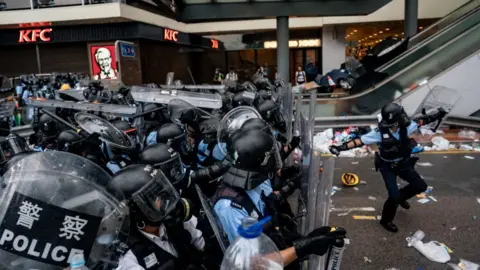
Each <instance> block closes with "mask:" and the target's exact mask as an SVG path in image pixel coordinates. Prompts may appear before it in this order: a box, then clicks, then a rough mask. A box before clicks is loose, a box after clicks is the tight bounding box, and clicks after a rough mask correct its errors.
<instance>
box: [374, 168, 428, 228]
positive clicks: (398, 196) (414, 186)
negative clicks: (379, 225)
mask: <svg viewBox="0 0 480 270" xmlns="http://www.w3.org/2000/svg"><path fill="white" fill-rule="evenodd" d="M414 164H415V162H414V161H413V160H408V161H405V162H402V163H389V162H385V161H379V162H378V170H379V171H380V173H381V174H382V177H383V181H384V182H385V186H386V188H387V191H388V199H387V200H386V201H385V204H384V206H383V211H382V222H392V221H393V219H394V218H395V214H396V213H397V208H398V205H399V203H400V202H403V201H406V200H408V199H410V198H412V197H413V196H415V195H417V194H420V193H422V192H424V191H425V190H426V189H427V187H428V186H427V183H425V181H424V180H423V178H422V177H421V176H420V175H419V174H418V172H417V171H416V170H415V168H414ZM397 176H399V177H400V178H402V179H403V180H405V181H407V182H408V185H407V186H405V187H403V188H401V189H400V190H399V189H398V186H397Z"/></svg>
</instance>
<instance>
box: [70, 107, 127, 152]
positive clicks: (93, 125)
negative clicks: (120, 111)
mask: <svg viewBox="0 0 480 270" xmlns="http://www.w3.org/2000/svg"><path fill="white" fill-rule="evenodd" d="M75 121H76V122H77V124H78V125H79V126H80V127H81V128H82V129H83V130H85V131H86V132H88V133H89V134H93V133H97V134H99V135H100V137H99V139H100V140H102V141H104V142H105V143H107V144H108V145H110V146H112V147H115V148H118V149H124V150H133V149H134V148H135V142H134V141H133V140H132V138H130V136H128V135H127V134H126V133H125V132H122V131H121V130H119V129H118V128H117V127H115V126H114V125H113V124H112V123H110V122H108V121H107V120H105V119H103V118H101V117H98V116H96V115H93V114H89V113H84V112H79V113H76V114H75Z"/></svg>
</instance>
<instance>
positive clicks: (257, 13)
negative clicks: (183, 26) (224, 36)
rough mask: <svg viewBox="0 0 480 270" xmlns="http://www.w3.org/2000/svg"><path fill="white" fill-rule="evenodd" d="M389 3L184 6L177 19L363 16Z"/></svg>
mask: <svg viewBox="0 0 480 270" xmlns="http://www.w3.org/2000/svg"><path fill="white" fill-rule="evenodd" d="M391 1H392V0H331V1H328V0H326V1H313V0H312V1H284V2H241V3H215V4H211V3H207V4H190V5H188V4H187V5H185V6H184V7H183V10H182V12H181V13H180V14H177V18H178V19H179V20H180V21H183V22H205V21H221V20H242V19H257V18H265V17H277V16H324V17H326V16H353V15H367V14H370V13H373V12H374V11H376V10H377V9H379V8H381V7H383V6H384V5H386V4H388V3H389V2H391Z"/></svg>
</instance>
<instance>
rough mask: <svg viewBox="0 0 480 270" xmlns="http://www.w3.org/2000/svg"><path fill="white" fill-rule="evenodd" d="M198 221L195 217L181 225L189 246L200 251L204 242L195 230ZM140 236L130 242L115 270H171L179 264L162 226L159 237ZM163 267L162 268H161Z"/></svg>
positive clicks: (142, 233) (178, 259)
mask: <svg viewBox="0 0 480 270" xmlns="http://www.w3.org/2000/svg"><path fill="white" fill-rule="evenodd" d="M197 224H198V220H197V218H196V217H195V216H192V218H191V219H189V220H188V221H186V222H184V223H183V228H184V229H185V230H186V231H188V232H189V234H190V236H191V241H190V244H191V245H193V246H194V247H195V248H196V249H197V250H199V251H202V250H203V248H204V247H205V240H204V239H203V236H202V232H201V231H199V230H198V229H196V227H197ZM139 233H140V236H144V238H140V237H139V238H137V239H135V240H133V241H131V239H130V240H129V241H130V242H131V245H132V246H133V248H132V249H130V250H128V251H127V253H125V255H124V256H123V257H122V258H121V259H120V261H119V265H118V267H117V268H116V269H117V270H143V269H164V268H165V269H171V268H173V267H175V265H176V264H178V263H179V262H181V259H182V258H179V257H178V252H177V250H176V249H175V247H174V245H173V244H172V243H171V242H170V241H169V239H168V235H167V229H166V227H165V226H164V225H163V224H162V225H161V226H160V228H159V235H153V234H150V233H146V232H144V231H139ZM163 267H164V268H163Z"/></svg>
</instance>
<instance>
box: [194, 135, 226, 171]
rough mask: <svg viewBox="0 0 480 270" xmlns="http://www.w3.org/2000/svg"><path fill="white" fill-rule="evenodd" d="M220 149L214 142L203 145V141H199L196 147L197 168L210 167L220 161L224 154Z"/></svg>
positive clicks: (219, 145)
mask: <svg viewBox="0 0 480 270" xmlns="http://www.w3.org/2000/svg"><path fill="white" fill-rule="evenodd" d="M221 147H222V146H221V144H218V143H217V142H216V141H215V142H211V143H205V141H204V140H202V141H200V143H199V144H198V147H197V163H198V167H207V166H212V165H213V164H214V163H215V162H218V161H222V160H223V159H224V158H225V154H224V153H223V152H222V150H221V149H220V148H221Z"/></svg>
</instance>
